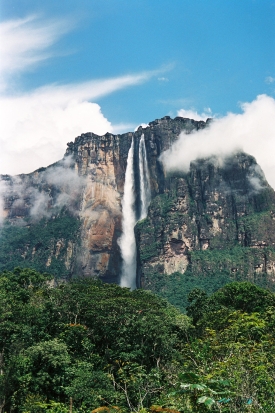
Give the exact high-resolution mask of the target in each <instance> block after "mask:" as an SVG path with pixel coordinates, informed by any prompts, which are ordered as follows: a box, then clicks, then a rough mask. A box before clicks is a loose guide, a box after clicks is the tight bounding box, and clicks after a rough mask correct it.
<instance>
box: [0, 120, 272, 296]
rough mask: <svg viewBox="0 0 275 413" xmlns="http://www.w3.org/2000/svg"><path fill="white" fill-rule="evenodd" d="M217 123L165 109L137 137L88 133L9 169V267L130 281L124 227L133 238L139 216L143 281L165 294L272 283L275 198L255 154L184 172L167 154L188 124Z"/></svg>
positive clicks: (4, 249) (5, 204) (5, 194)
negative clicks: (33, 162) (56, 156)
mask: <svg viewBox="0 0 275 413" xmlns="http://www.w3.org/2000/svg"><path fill="white" fill-rule="evenodd" d="M208 122H209V121H207V122H203V121H200V122H197V121H194V120H190V119H185V118H180V117H177V118H175V119H171V118H170V117H169V116H166V117H164V118H162V119H157V120H155V121H153V122H151V123H149V125H148V127H146V128H142V127H139V128H138V130H137V131H136V132H133V133H126V134H123V135H113V134H110V133H107V134H105V135H103V136H98V135H95V134H93V133H86V134H82V135H81V136H79V137H77V138H76V139H75V141H74V142H70V143H69V144H68V149H67V151H66V154H65V156H64V158H63V160H62V161H60V162H57V163H56V164H54V165H51V166H49V167H48V168H41V169H39V170H37V171H35V172H33V173H32V174H28V175H19V176H16V177H11V176H7V175H5V176H2V177H1V182H0V192H1V201H2V210H1V215H0V216H1V219H2V227H1V238H0V241H1V242H0V269H4V268H7V269H12V268H13V267H14V266H16V265H20V266H25V267H32V268H36V269H38V270H40V271H48V272H50V273H53V274H54V275H55V276H56V277H61V278H67V277H71V276H85V277H99V278H101V279H102V280H104V281H106V282H116V283H120V274H121V272H122V271H124V270H122V268H123V257H124V258H125V256H126V255H125V254H126V253H125V250H124V252H123V248H124V247H122V245H123V242H124V241H123V235H122V234H126V231H127V228H128V227H129V225H130V227H131V231H132V232H131V233H132V235H133V226H134V223H136V222H137V221H138V223H137V225H136V227H135V238H136V242H137V285H138V286H142V287H144V288H148V289H152V290H153V291H156V292H160V293H163V295H165V294H166V296H169V294H168V293H169V291H171V289H172V287H171V285H172V286H174V287H173V288H174V290H175V289H176V288H177V286H178V287H179V288H178V291H179V290H180V289H181V288H182V286H184V288H185V289H186V288H187V287H188V285H189V286H190V288H191V285H192V286H194V285H195V284H196V285H198V284H200V285H202V284H203V283H208V284H209V285H210V284H211V285H212V287H213V288H214V287H215V285H216V286H217V285H218V283H219V282H226V281H228V280H233V279H249V280H253V281H255V282H258V283H259V284H262V285H267V286H269V287H270V288H273V286H274V285H275V235H274V234H275V197H274V191H273V189H272V188H271V187H270V186H269V185H268V183H267V182H266V180H265V178H264V176H263V174H262V172H261V170H260V168H259V166H258V165H257V163H256V161H255V159H254V158H253V157H251V156H249V155H246V154H243V153H238V154H234V155H232V156H231V157H229V158H228V159H227V160H226V161H225V162H224V164H223V165H221V164H220V163H219V160H218V159H216V158H215V157H212V158H211V159H201V160H197V161H194V162H192V164H191V166H190V171H189V172H188V173H186V174H184V173H177V174H174V175H169V174H166V172H165V170H164V168H163V165H162V163H161V162H160V161H159V156H160V154H161V153H162V152H163V151H164V150H166V149H168V148H169V147H170V146H171V145H172V143H173V142H175V140H176V139H177V138H178V136H179V134H180V133H181V132H182V131H184V132H185V133H192V132H195V131H197V130H199V129H202V128H205V127H206V126H207V124H208ZM130 148H132V149H130ZM129 151H130V152H129ZM128 170H129V174H128ZM128 178H129V182H128V181H127V179H128ZM127 182H128V183H127ZM128 184H129V185H128ZM127 188H128V189H129V188H130V192H129V193H128V195H129V196H130V198H129V196H128V195H127V191H126V189H127ZM127 196H128V201H127V202H126V198H127ZM126 204H127V205H128V207H129V206H131V213H132V215H131V216H132V220H131V224H126V223H125V211H126V209H127V205H126ZM149 204H150V205H149ZM148 206H149V208H148ZM147 210H148V216H147ZM122 213H123V215H124V221H122ZM123 222H124V224H123ZM119 239H120V240H121V241H120V246H121V249H122V255H121V249H120V246H119V242H118V240H119ZM134 241H135V240H134V239H133V242H134ZM131 242H132V241H131ZM126 244H128V246H130V243H128V242H127V243H126ZM134 257H135V254H132V257H131V262H132V263H133V262H135V259H134ZM124 261H125V259H124ZM126 272H127V274H129V271H128V270H127V271H126ZM126 272H125V271H124V272H123V274H124V275H125V274H126ZM130 273H131V277H132V278H131V281H130V282H129V280H128V281H127V282H126V284H125V283H124V280H125V277H124V276H123V277H122V281H121V284H122V285H127V286H129V287H131V288H134V287H135V283H136V278H135V277H136V275H135V270H131V271H130ZM127 277H128V275H127ZM127 277H126V278H127ZM212 287H211V288H212ZM188 288H189V287H188ZM176 293H177V291H174V293H173V294H176Z"/></svg>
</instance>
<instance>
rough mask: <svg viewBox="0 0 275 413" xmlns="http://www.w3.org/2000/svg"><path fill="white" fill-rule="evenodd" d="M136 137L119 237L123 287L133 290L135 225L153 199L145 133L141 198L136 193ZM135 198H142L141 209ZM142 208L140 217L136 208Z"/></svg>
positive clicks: (141, 144) (141, 153)
mask: <svg viewBox="0 0 275 413" xmlns="http://www.w3.org/2000/svg"><path fill="white" fill-rule="evenodd" d="M134 149H135V145H134V138H133V139H132V143H131V147H130V150H129V153H128V158H127V167H126V172H125V184H124V195H123V200H122V235H121V237H120V239H119V246H120V249H121V256H122V271H121V277H120V286H121V287H128V288H131V289H132V290H133V289H135V288H136V265H137V264H136V255H137V248H136V240H135V232H134V227H135V225H136V223H137V221H139V220H140V219H143V218H145V217H146V216H147V211H148V206H149V203H150V200H151V190H150V177H149V169H148V164H147V154H146V147H145V141H144V134H142V135H141V138H140V141H139V148H138V168H139V171H138V176H139V190H140V197H137V194H136V187H137V185H136V182H135V176H136V174H135V170H134V164H135V163H134V157H135V150H134ZM136 199H140V205H139V208H137V205H136ZM137 210H138V211H140V214H139V216H137V212H136V211H137Z"/></svg>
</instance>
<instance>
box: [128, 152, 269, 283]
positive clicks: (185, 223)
mask: <svg viewBox="0 0 275 413" xmlns="http://www.w3.org/2000/svg"><path fill="white" fill-rule="evenodd" d="M274 208H275V196H274V191H273V189H272V188H271V187H270V186H269V185H268V183H267V181H266V180H265V178H264V175H263V173H262V171H261V169H260V167H259V166H258V165H257V163H256V161H255V159H254V158H253V157H252V156H249V155H246V154H243V153H237V154H235V155H232V156H231V157H228V158H227V159H226V160H225V161H224V162H223V164H222V165H220V164H219V160H218V159H216V158H214V157H213V158H212V159H202V160H197V161H196V162H193V163H192V164H191V166H190V171H189V172H188V173H187V174H181V175H180V174H178V175H177V176H173V177H167V178H166V181H165V190H164V193H163V194H160V195H158V196H156V197H155V198H154V199H153V201H152V203H151V206H150V208H149V213H148V217H147V219H146V220H144V221H143V222H140V223H138V224H137V227H136V236H137V242H138V252H139V256H138V259H139V279H140V285H141V286H142V287H144V288H149V289H151V290H153V291H156V290H157V285H158V284H159V283H160V280H162V285H163V282H164V283H165V279H167V277H169V275H171V274H173V273H178V274H179V276H180V274H184V273H187V274H188V275H190V276H193V277H194V276H195V277H213V276H215V275H217V274H218V273H221V274H223V275H226V277H227V279H228V281H230V280H244V279H246V280H247V279H248V280H251V281H255V282H258V281H260V283H262V284H265V285H268V286H269V287H271V288H274V285H275V267H274V262H275V214H274V212H275V210H274ZM261 278H262V280H261ZM263 278H265V280H264V281H263ZM261 281H262V282H261Z"/></svg>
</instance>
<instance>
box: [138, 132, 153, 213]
mask: <svg viewBox="0 0 275 413" xmlns="http://www.w3.org/2000/svg"><path fill="white" fill-rule="evenodd" d="M139 179H140V200H141V211H140V217H139V219H144V218H146V217H147V212H148V207H149V204H150V202H151V189H150V176H149V169H148V162H147V154H146V147H145V141H144V134H142V135H141V138H140V142H139Z"/></svg>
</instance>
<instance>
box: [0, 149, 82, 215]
mask: <svg viewBox="0 0 275 413" xmlns="http://www.w3.org/2000/svg"><path fill="white" fill-rule="evenodd" d="M70 161H71V157H66V158H64V160H63V161H61V162H59V163H58V164H57V165H53V166H51V167H49V168H47V169H45V170H44V171H43V170H42V171H39V172H37V173H36V174H32V175H21V176H20V175H17V176H13V177H6V179H3V180H1V181H0V221H1V217H2V219H3V218H4V217H5V210H7V207H8V209H10V210H11V217H15V218H16V221H18V218H19V221H20V217H21V216H22V217H24V216H27V217H29V218H30V219H31V221H36V220H40V219H41V218H43V217H46V218H49V217H50V216H52V215H55V214H58V213H59V212H60V211H61V209H62V208H63V207H66V209H67V210H69V211H70V212H71V213H77V212H78V209H79V200H80V199H81V193H82V191H83V188H84V187H85V184H86V177H84V176H80V175H78V173H77V172H76V171H75V170H74V169H72V168H70ZM4 178H5V177H4Z"/></svg>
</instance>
